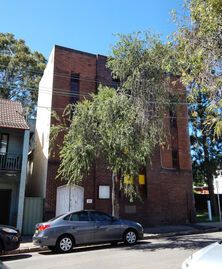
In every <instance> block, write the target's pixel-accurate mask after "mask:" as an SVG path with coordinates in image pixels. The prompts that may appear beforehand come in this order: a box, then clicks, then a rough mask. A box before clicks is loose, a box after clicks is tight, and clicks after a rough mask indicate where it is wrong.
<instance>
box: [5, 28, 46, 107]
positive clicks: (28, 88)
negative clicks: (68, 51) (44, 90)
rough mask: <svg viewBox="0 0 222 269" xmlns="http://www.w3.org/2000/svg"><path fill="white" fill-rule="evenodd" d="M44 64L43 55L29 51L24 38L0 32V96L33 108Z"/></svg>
mask: <svg viewBox="0 0 222 269" xmlns="http://www.w3.org/2000/svg"><path fill="white" fill-rule="evenodd" d="M45 64H46V59H45V58H44V56H43V55H42V54H41V53H39V52H36V51H35V52H31V51H30V49H29V48H28V46H27V45H26V44H25V41H24V40H21V39H18V40H17V39H15V37H14V35H13V34H10V33H6V34H4V33H0V97H1V98H6V99H12V100H19V101H21V102H22V104H23V106H24V107H28V108H30V109H32V110H33V107H34V105H35V104H36V101H37V96H38V83H39V81H40V78H41V77H42V74H43V70H44V68H45Z"/></svg>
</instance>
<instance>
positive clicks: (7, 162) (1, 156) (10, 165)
mask: <svg viewBox="0 0 222 269" xmlns="http://www.w3.org/2000/svg"><path fill="white" fill-rule="evenodd" d="M21 166H22V155H21V154H13V153H0V170H7V171H20V170H21Z"/></svg>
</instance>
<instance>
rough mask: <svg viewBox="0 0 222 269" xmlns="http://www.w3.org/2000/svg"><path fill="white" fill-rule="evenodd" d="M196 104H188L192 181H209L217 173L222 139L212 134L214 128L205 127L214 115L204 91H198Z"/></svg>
mask: <svg viewBox="0 0 222 269" xmlns="http://www.w3.org/2000/svg"><path fill="white" fill-rule="evenodd" d="M196 101H197V104H193V105H190V109H189V115H190V124H191V128H190V130H191V154H192V160H193V174H194V181H195V183H196V184H197V185H199V184H200V183H203V182H204V183H209V182H208V180H209V179H210V178H211V179H213V176H216V175H217V172H218V170H219V169H220V166H221V159H222V140H221V138H217V137H215V136H214V129H213V128H207V127H206V126H205V122H206V121H207V119H208V118H209V117H213V118H214V117H215V114H214V111H213V110H211V111H209V109H208V108H209V99H208V95H207V94H206V93H202V92H201V91H199V94H198V98H197V100H196Z"/></svg>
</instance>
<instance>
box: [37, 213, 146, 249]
mask: <svg viewBox="0 0 222 269" xmlns="http://www.w3.org/2000/svg"><path fill="white" fill-rule="evenodd" d="M142 238H143V227H142V226H141V224H139V223H137V222H134V221H129V220H123V219H118V218H115V217H112V216H110V215H108V214H105V213H102V212H99V211H91V210H82V211H79V212H71V213H67V214H63V215H61V216H59V217H56V218H54V219H52V220H49V221H48V222H44V223H39V224H37V225H36V231H35V234H34V236H33V243H34V244H35V245H38V246H41V247H44V246H47V247H48V248H49V249H51V250H52V251H58V252H69V251H71V250H72V248H73V247H74V246H75V245H83V244H92V243H104V242H118V241H124V242H125V243H126V244H128V245H133V244H135V243H136V242H137V240H138V239H142Z"/></svg>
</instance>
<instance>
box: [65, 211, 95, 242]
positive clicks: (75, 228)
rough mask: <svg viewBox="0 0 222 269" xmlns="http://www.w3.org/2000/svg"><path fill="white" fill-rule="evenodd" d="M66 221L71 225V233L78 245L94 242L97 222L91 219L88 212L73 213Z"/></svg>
mask: <svg viewBox="0 0 222 269" xmlns="http://www.w3.org/2000/svg"><path fill="white" fill-rule="evenodd" d="M65 220H66V221H67V222H68V224H69V228H70V229H69V232H70V233H71V234H72V235H73V236H74V238H75V241H76V244H86V243H92V242H93V240H94V230H95V222H94V221H91V220H90V219H89V215H88V212H87V211H80V212H74V213H71V214H70V215H68V216H66V219H65Z"/></svg>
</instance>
